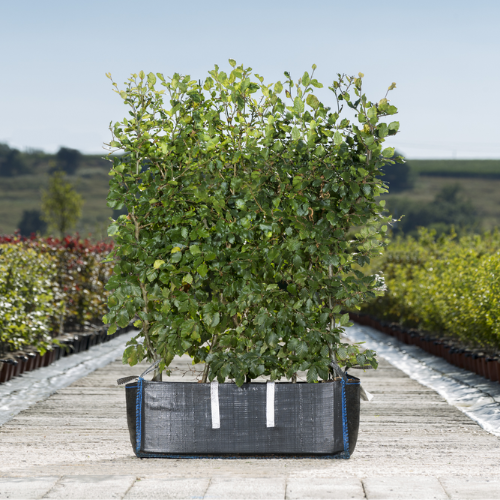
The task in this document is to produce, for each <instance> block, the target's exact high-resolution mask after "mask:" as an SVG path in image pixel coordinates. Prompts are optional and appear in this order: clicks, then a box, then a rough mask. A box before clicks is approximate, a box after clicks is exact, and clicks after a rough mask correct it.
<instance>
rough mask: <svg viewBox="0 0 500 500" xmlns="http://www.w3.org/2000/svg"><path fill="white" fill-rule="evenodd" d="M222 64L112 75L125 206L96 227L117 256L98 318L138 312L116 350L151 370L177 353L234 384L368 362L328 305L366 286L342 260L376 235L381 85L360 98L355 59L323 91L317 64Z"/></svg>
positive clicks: (343, 318) (363, 260)
mask: <svg viewBox="0 0 500 500" xmlns="http://www.w3.org/2000/svg"><path fill="white" fill-rule="evenodd" d="M229 63H230V65H231V66H232V68H233V69H232V70H230V73H229V74H226V73H225V72H224V71H219V68H218V67H217V66H216V67H215V69H214V70H212V71H209V76H208V77H207V78H206V79H205V81H204V82H197V81H196V80H194V79H191V78H190V77H189V76H180V75H179V74H174V75H173V76H172V78H165V77H164V76H163V75H162V74H160V73H157V74H156V75H154V74H153V73H150V74H149V75H147V76H146V75H145V74H144V73H143V72H140V73H139V74H138V75H136V74H134V75H132V77H131V78H130V79H129V80H128V81H127V82H126V83H125V86H124V88H123V90H119V88H118V85H117V84H116V83H113V85H114V86H115V87H116V92H118V93H119V95H120V96H121V98H122V99H123V100H124V103H125V104H126V106H127V109H128V111H129V114H128V116H127V117H126V118H125V119H124V120H123V121H121V122H118V123H115V124H114V126H113V129H112V130H113V140H112V141H111V142H110V147H111V148H112V149H114V148H116V149H117V150H121V151H123V152H124V154H123V155H120V156H116V157H115V158H114V164H113V169H112V170H111V172H110V176H111V181H110V192H109V195H108V206H109V207H110V208H113V209H116V210H119V209H122V208H123V207H125V208H126V209H127V213H128V215H121V216H120V217H118V218H117V220H116V221H115V222H114V223H113V224H111V226H110V227H109V230H108V234H109V235H110V236H113V237H114V238H115V242H116V247H115V252H114V257H115V258H116V265H115V267H114V271H113V276H112V278H111V279H110V281H109V283H108V285H107V287H108V289H109V290H112V291H113V293H112V296H111V297H110V301H109V306H110V311H109V314H107V315H106V317H105V318H104V321H105V322H106V323H109V325H110V330H109V331H110V332H112V331H113V330H114V329H116V328H117V327H119V326H122V325H124V324H128V322H129V321H130V320H131V319H133V318H134V317H135V316H138V317H139V318H140V321H138V322H137V323H136V326H137V327H139V328H141V331H140V333H139V335H137V337H136V338H134V339H132V340H131V341H130V343H129V346H128V347H127V349H126V351H125V354H124V361H125V362H128V363H130V364H131V365H134V364H135V363H137V362H139V361H141V360H142V359H144V358H148V359H150V360H155V361H158V362H159V369H158V372H159V373H157V374H156V375H155V376H158V377H159V376H160V375H161V372H162V371H163V370H164V369H166V368H167V367H168V365H169V363H170V362H171V361H172V359H173V358H174V356H175V355H182V354H188V355H190V356H191V357H192V358H193V360H194V362H195V363H199V362H203V363H205V373H204V376H203V379H202V380H203V381H206V380H213V379H214V378H215V377H217V379H218V380H219V382H223V381H224V380H226V379H234V380H235V382H236V384H237V385H242V384H243V383H244V382H245V381H250V380H252V379H255V378H257V377H259V376H260V375H263V374H264V375H268V376H270V377H271V379H273V380H279V379H280V378H282V377H285V378H288V379H294V377H296V373H297V372H298V371H299V370H300V371H307V380H308V382H315V381H317V380H319V379H323V380H326V379H328V378H329V377H330V376H331V375H332V366H333V367H334V368H333V369H334V370H335V369H337V368H338V365H340V366H346V367H349V366H352V365H355V364H363V365H365V364H371V365H373V366H376V364H377V363H376V360H375V358H374V353H373V352H372V351H365V352H364V353H363V354H361V353H360V352H359V350H358V348H357V346H351V345H348V344H347V343H344V342H342V340H341V333H342V331H343V327H344V326H345V325H346V324H347V323H348V321H349V318H348V315H342V314H341V309H342V307H343V306H346V307H353V306H355V305H356V304H359V303H361V302H362V301H363V300H364V298H365V297H370V296H373V295H374V294H373V292H372V290H373V289H375V288H376V287H377V284H376V282H375V280H374V278H373V277H372V276H370V275H366V274H364V273H363V272H361V271H356V272H351V268H352V266H353V265H355V264H356V265H359V266H360V268H363V266H364V265H365V264H367V263H368V262H369V260H370V256H371V255H374V254H378V253H379V251H380V250H379V249H380V246H381V245H382V244H383V240H384V238H383V236H382V235H383V234H384V232H385V231H386V230H387V226H386V225H385V222H386V218H385V217H384V216H383V215H382V208H381V206H383V203H382V204H381V203H380V202H379V201H378V200H377V197H378V196H379V195H380V194H382V193H384V192H385V191H386V189H385V186H384V184H383V181H382V179H381V173H382V171H381V168H382V167H383V166H384V165H385V164H387V163H391V162H392V161H393V160H391V158H393V157H394V148H385V147H384V142H385V140H386V139H387V138H388V137H390V136H393V135H395V134H396V133H397V131H398V130H399V123H398V122H397V121H391V120H392V117H393V115H395V114H396V113H397V108H396V107H395V106H393V105H392V104H390V103H389V101H388V99H387V94H386V96H385V97H383V98H382V99H381V100H380V101H379V102H378V103H376V102H371V101H369V100H368V98H367V97H366V95H365V94H364V93H363V92H364V91H363V88H364V87H363V86H362V78H363V75H362V74H361V73H360V74H359V75H358V77H350V76H345V75H338V79H337V80H335V81H334V82H333V83H332V84H331V86H329V87H328V89H329V92H325V102H324V103H323V102H320V100H319V99H318V98H317V97H316V96H315V93H316V92H317V89H319V88H321V87H323V84H322V83H320V82H318V81H317V80H316V78H314V71H315V68H316V67H315V66H313V68H312V73H311V74H309V73H308V72H305V73H304V74H303V76H302V77H301V78H298V79H297V80H292V78H291V76H290V74H289V73H287V72H285V78H286V80H285V81H284V82H283V83H282V82H276V83H274V84H267V83H266V84H264V83H263V82H264V78H263V77H262V76H259V75H256V74H253V73H252V70H251V68H245V67H243V66H236V62H235V61H234V60H230V61H229ZM108 76H109V75H108ZM394 87H395V84H392V85H391V86H390V87H389V89H388V91H389V90H392V89H393V88H394ZM347 110H349V113H347ZM347 116H349V119H348V118H347ZM351 119H352V121H351ZM386 120H389V121H387V123H386ZM337 363H338V365H337ZM167 373H168V370H167Z"/></svg>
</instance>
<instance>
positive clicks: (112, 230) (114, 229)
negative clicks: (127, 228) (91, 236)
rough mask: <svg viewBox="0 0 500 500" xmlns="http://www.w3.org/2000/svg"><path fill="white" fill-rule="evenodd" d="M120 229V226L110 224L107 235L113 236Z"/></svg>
mask: <svg viewBox="0 0 500 500" xmlns="http://www.w3.org/2000/svg"><path fill="white" fill-rule="evenodd" d="M119 231H120V226H119V225H118V224H110V226H109V227H108V236H114V235H115V234H117V233H118V232H119Z"/></svg>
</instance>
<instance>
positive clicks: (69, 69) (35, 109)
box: [0, 0, 500, 158]
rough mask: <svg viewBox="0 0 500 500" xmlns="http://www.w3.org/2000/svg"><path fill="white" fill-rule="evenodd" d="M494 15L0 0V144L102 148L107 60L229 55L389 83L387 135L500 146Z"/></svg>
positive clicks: (144, 65)
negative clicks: (391, 114) (394, 125)
mask: <svg viewBox="0 0 500 500" xmlns="http://www.w3.org/2000/svg"><path fill="white" fill-rule="evenodd" d="M499 19H500V1H498V0H475V1H463V0H433V1H428V0H419V1H418V2H415V1H414V0H399V1H386V0H378V1H376V2H374V1H373V0H357V1H356V2H352V1H351V2H350V1H348V0H344V1H343V2H340V1H337V0H327V1H323V0H316V1H315V0H310V1H309V2H304V1H302V2H298V1H295V0H287V1H282V0H266V1H263V0H252V1H248V2H242V1H239V0H232V1H226V0H211V1H207V0H205V1H200V0H191V1H189V2H180V1H177V2H172V1H169V0H163V1H160V0H140V1H138V0H135V1H131V0H120V1H117V0H99V1H95V0H85V1H84V2H82V1H76V0H43V1H42V0H16V1H9V2H8V1H6V0H2V1H0V47H1V50H0V75H1V79H0V142H4V143H7V144H9V145H10V146H11V147H16V148H19V149H22V150H26V149H40V150H44V151H46V152H55V151H57V150H58V149H59V147H61V146H65V147H70V148H75V149H79V150H80V151H82V152H83V153H101V152H102V153H104V149H103V143H105V142H109V140H110V133H109V123H110V122H112V121H118V120H121V119H122V118H123V117H124V116H126V113H127V110H126V108H125V107H124V104H123V102H122V100H121V99H120V97H118V96H117V95H116V94H115V93H114V92H113V91H112V89H111V82H110V81H109V80H108V79H107V78H106V76H105V74H106V73H107V72H110V73H111V74H112V76H113V79H114V81H116V82H118V83H122V82H124V81H125V80H126V79H127V78H128V76H129V75H130V74H131V73H138V72H139V71H140V70H143V71H145V72H146V73H148V72H150V71H153V72H161V73H163V74H164V75H165V76H168V75H172V74H173V73H175V72H178V73H182V74H189V75H191V76H192V77H193V79H204V78H205V77H206V76H207V71H209V70H211V69H213V66H214V64H218V65H219V66H220V67H221V69H224V70H226V71H227V70H228V69H230V67H229V64H228V62H227V60H228V59H229V58H233V59H235V60H236V61H237V62H238V64H241V63H242V64H244V65H245V66H246V67H248V66H250V67H252V68H253V69H254V71H255V72H256V73H258V74H260V75H262V76H264V77H265V82H267V83H270V82H275V81H277V80H283V79H284V78H283V72H284V71H289V72H290V73H291V74H292V77H295V79H298V78H299V77H300V76H301V75H302V74H303V72H304V71H305V70H308V71H309V70H310V68H311V65H312V64H316V65H317V66H318V69H317V70H316V74H315V76H316V78H317V79H318V80H319V81H321V82H322V83H324V84H325V87H327V86H328V84H331V82H332V81H333V79H334V78H335V75H336V74H337V73H347V74H352V75H357V74H358V72H362V73H364V75H365V78H364V86H365V90H366V94H367V96H368V98H369V99H371V100H373V101H378V100H379V99H381V98H382V97H384V95H385V93H386V90H387V87H388V86H389V85H390V84H391V83H392V82H396V85H397V87H396V90H394V91H392V92H391V94H390V98H391V103H392V104H394V105H395V106H397V107H398V109H399V114H398V115H397V118H396V119H397V120H398V121H399V122H400V124H401V128H400V131H401V132H400V133H399V134H398V135H397V136H396V137H394V138H391V139H392V140H391V142H390V143H387V145H389V146H395V147H396V148H397V149H398V151H400V152H402V153H403V154H404V155H406V156H407V157H408V158H500V138H499V137H500V135H499V126H498V122H497V121H496V120H497V119H498V117H499V116H500V98H499V91H500V64H499V62H500V34H499V28H498V20H499ZM325 97H328V96H327V95H326V94H325ZM327 103H328V101H327ZM332 104H333V102H332Z"/></svg>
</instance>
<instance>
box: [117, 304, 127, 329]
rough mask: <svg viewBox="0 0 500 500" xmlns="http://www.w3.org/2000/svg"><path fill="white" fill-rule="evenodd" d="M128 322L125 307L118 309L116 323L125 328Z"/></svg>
mask: <svg viewBox="0 0 500 500" xmlns="http://www.w3.org/2000/svg"><path fill="white" fill-rule="evenodd" d="M128 322H129V315H128V312H127V310H126V309H125V308H123V309H121V310H120V311H118V314H117V315H116V324H117V325H118V326H119V327H121V328H125V327H126V326H128Z"/></svg>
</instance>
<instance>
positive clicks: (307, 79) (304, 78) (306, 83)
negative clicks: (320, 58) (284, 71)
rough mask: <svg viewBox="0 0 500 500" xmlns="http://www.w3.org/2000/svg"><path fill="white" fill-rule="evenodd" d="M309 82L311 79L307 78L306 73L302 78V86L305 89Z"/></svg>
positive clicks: (307, 74)
mask: <svg viewBox="0 0 500 500" xmlns="http://www.w3.org/2000/svg"><path fill="white" fill-rule="evenodd" d="M310 82H311V79H310V78H309V73H308V72H307V71H306V72H305V73H304V75H303V76H302V85H304V87H307V86H308V85H309V83H310Z"/></svg>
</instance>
